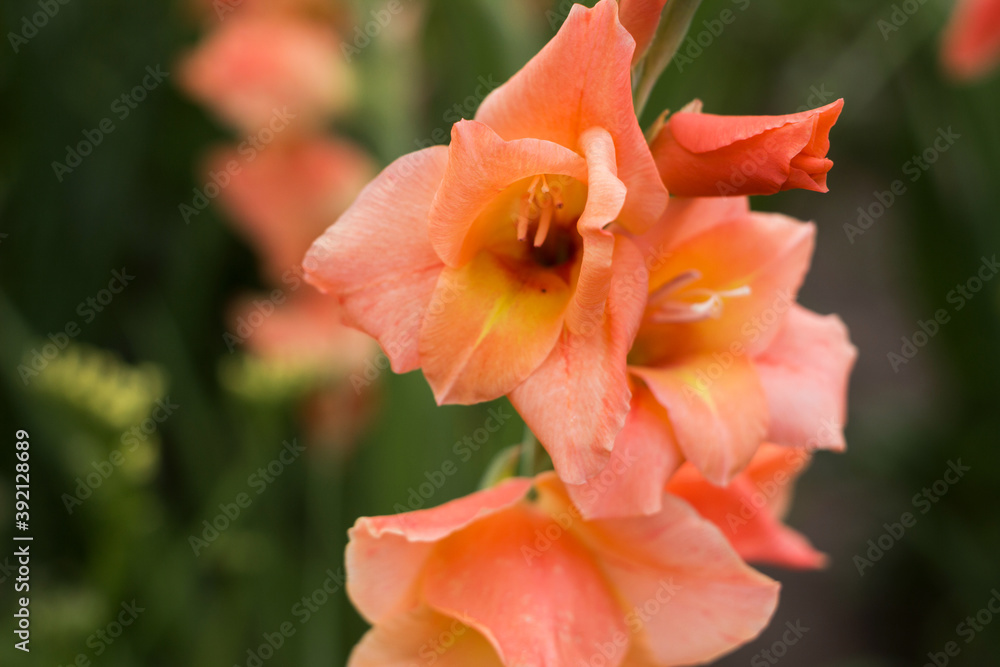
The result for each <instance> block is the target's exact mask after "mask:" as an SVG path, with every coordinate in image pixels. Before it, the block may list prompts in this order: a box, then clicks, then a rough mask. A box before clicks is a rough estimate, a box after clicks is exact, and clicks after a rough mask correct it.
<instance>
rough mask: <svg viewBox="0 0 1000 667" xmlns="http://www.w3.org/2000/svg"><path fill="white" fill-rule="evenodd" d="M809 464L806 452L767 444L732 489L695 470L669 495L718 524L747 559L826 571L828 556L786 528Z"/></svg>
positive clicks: (682, 473)
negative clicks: (787, 513)
mask: <svg viewBox="0 0 1000 667" xmlns="http://www.w3.org/2000/svg"><path fill="white" fill-rule="evenodd" d="M808 462H809V454H808V453H807V452H805V451H804V450H802V449H795V448H789V447H781V446H779V445H772V444H767V443H765V444H763V445H761V447H760V449H759V450H758V451H757V454H756V455H755V456H754V458H753V460H752V461H751V462H750V465H749V466H747V469H746V470H745V471H744V472H743V473H741V474H739V475H737V477H736V478H735V479H734V480H733V481H732V482H731V483H730V484H729V485H728V486H726V487H719V486H716V485H714V484H711V483H710V482H708V480H706V479H705V478H704V477H702V475H701V474H700V473H699V472H698V471H697V469H696V468H695V467H694V466H692V465H690V464H686V465H684V466H683V467H682V468H681V469H680V470H678V471H677V473H676V474H675V475H674V476H673V477H672V478H671V480H670V483H669V484H668V485H667V490H668V491H669V492H670V493H672V494H674V495H677V496H679V497H681V498H684V499H685V500H687V501H688V502H689V503H691V505H693V506H694V508H695V509H696V510H698V513H699V514H701V515H702V516H703V517H705V518H706V519H708V520H709V521H711V522H712V523H714V524H715V525H716V526H718V527H719V529H720V530H721V531H722V534H723V535H725V536H726V538H727V539H728V540H729V542H730V544H732V545H733V547H734V548H735V549H736V551H737V552H739V554H740V556H742V557H743V558H744V559H745V560H748V561H751V562H758V563H769V564H772V565H780V566H783V567H792V568H802V569H813V568H818V567H822V566H823V565H824V564H825V563H826V557H825V556H824V555H823V554H822V553H820V552H819V551H816V549H814V548H813V546H812V545H811V544H809V541H808V540H807V539H806V538H805V537H803V536H802V535H801V534H799V533H798V532H796V531H794V530H792V529H791V528H789V527H788V526H785V525H784V524H782V523H781V519H782V517H783V516H784V514H785V511H786V510H787V507H788V504H789V502H790V500H791V491H792V484H793V483H794V480H795V478H796V477H798V475H799V474H800V473H801V472H802V470H803V469H804V468H805V466H806V464H808Z"/></svg>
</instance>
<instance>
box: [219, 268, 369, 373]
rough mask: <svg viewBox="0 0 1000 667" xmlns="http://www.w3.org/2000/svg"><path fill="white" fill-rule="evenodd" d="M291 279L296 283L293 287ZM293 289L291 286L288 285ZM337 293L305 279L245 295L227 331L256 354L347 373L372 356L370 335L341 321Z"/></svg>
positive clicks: (232, 316)
mask: <svg viewBox="0 0 1000 667" xmlns="http://www.w3.org/2000/svg"><path fill="white" fill-rule="evenodd" d="M296 285H301V286H300V287H296ZM293 290H294V291H293ZM341 316H342V313H341V309H340V306H339V305H338V304H337V300H336V299H332V298H330V297H328V296H325V295H323V294H320V293H319V292H317V291H316V290H315V289H314V288H312V287H310V286H309V285H304V284H301V283H292V285H291V286H290V287H287V288H286V289H280V288H279V289H275V290H273V291H272V292H269V293H264V294H259V295H250V296H245V297H243V298H241V299H239V300H238V301H237V302H236V303H235V304H234V306H233V308H232V311H231V313H230V318H229V320H230V331H233V332H235V333H236V335H237V336H238V337H239V338H240V339H241V340H242V341H243V344H244V346H245V347H246V348H247V349H248V350H249V351H251V352H253V353H254V354H255V355H256V356H258V357H260V358H262V359H267V360H271V361H277V362H282V363H288V364H293V365H301V366H305V367H312V366H314V365H317V364H318V365H321V368H322V370H323V371H324V372H332V373H334V374H337V375H345V376H346V375H349V374H351V373H354V372H358V371H359V370H360V369H362V368H363V367H364V366H365V362H367V361H368V360H370V359H372V358H373V357H374V356H375V353H376V351H377V350H378V347H377V346H376V344H375V340H374V339H373V338H371V337H369V336H367V335H365V334H363V333H361V332H360V331H358V330H356V329H351V328H349V327H347V326H344V324H343V320H342V319H341Z"/></svg>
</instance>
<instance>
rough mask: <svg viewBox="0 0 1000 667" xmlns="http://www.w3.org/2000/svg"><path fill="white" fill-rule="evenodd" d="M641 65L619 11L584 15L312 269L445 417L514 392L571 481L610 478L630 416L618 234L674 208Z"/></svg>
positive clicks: (412, 158) (375, 197) (330, 238)
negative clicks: (642, 97) (645, 102)
mask: <svg viewBox="0 0 1000 667" xmlns="http://www.w3.org/2000/svg"><path fill="white" fill-rule="evenodd" d="M632 51H633V40H632V38H631V37H630V36H629V35H628V33H627V32H626V31H625V29H624V28H622V26H621V24H620V23H619V22H618V18H617V4H616V3H615V2H614V1H613V0H602V2H600V3H598V4H597V6H596V7H594V8H593V9H587V8H584V7H582V6H579V5H575V6H574V7H573V9H572V11H571V12H570V14H569V17H568V19H567V20H566V23H565V24H564V25H563V27H562V29H561V30H560V31H559V33H558V34H557V35H556V36H555V38H554V39H553V40H552V41H551V42H550V43H549V44H548V45H547V46H546V47H545V48H544V49H542V51H541V52H540V53H539V54H538V55H537V56H536V57H535V58H534V59H532V60H531V61H530V62H529V63H528V64H527V65H526V66H525V67H524V68H523V69H522V70H521V71H520V72H519V73H518V74H516V75H515V76H514V77H513V78H512V79H511V80H510V81H509V82H507V83H506V84H504V85H502V86H501V87H500V88H498V89H497V90H495V91H494V92H493V93H491V94H490V95H489V96H488V97H487V98H486V100H485V101H484V102H483V104H482V105H481V107H480V109H479V111H478V113H477V115H476V119H475V120H474V121H463V122H460V123H458V124H457V125H455V127H454V129H453V131H452V142H451V145H450V146H448V147H444V146H439V147H432V148H428V149H425V150H422V151H418V152H416V153H411V154H409V155H406V156H404V157H402V158H400V159H399V160H397V161H396V162H394V163H393V164H392V165H390V166H389V167H388V168H387V169H386V170H385V171H383V172H382V173H381V174H380V175H379V176H378V177H377V178H376V179H375V180H374V181H373V182H372V183H371V184H370V185H369V186H368V187H367V188H366V189H365V191H364V192H363V193H362V194H361V196H360V197H359V198H358V200H357V201H356V202H355V204H354V205H353V206H352V207H351V208H350V209H349V210H348V211H347V212H346V213H345V214H344V215H343V216H342V217H341V218H340V220H339V221H338V222H336V224H334V225H333V226H331V227H330V229H328V230H327V232H326V233H325V234H324V235H323V237H322V238H320V239H319V240H317V242H316V243H315V245H314V246H313V248H312V249H311V250H310V252H309V254H308V256H307V258H306V261H305V263H304V266H305V269H306V272H307V276H308V278H309V280H310V281H311V282H313V284H315V285H317V286H318V287H320V288H321V289H323V290H326V291H328V292H329V293H331V294H334V295H336V296H337V297H338V298H339V299H340V301H341V302H342V303H343V305H344V309H345V313H346V316H347V318H348V321H350V322H351V323H352V324H353V325H354V326H357V327H358V328H360V329H362V330H363V331H365V332H367V333H369V334H371V335H373V336H375V337H376V338H377V339H378V340H379V342H380V343H381V345H382V347H383V349H384V350H385V351H386V353H387V355H388V356H389V357H390V359H391V360H392V366H393V369H394V370H395V371H396V372H401V373H402V372H406V371H410V370H413V369H415V368H422V369H423V371H424V375H425V376H426V377H427V380H428V382H429V383H430V385H431V387H432V388H433V390H434V393H435V396H436V398H437V400H438V402H439V403H463V404H465V403H476V402H480V401H486V400H490V399H494V398H497V397H499V396H503V395H505V394H507V395H509V396H510V399H511V401H512V402H513V404H514V406H515V407H516V408H517V409H518V411H519V412H520V413H521V414H522V416H523V417H524V419H525V421H526V422H527V423H528V425H529V426H530V427H531V429H532V430H533V431H534V433H536V434H537V435H538V437H539V440H540V441H541V442H542V443H543V444H544V445H545V446H546V448H547V449H548V451H549V452H550V454H551V455H552V458H553V460H554V462H555V465H556V469H557V471H558V472H559V474H560V475H561V476H562V477H563V478H564V479H567V480H571V481H575V482H582V481H583V480H584V479H586V478H587V477H589V476H591V475H594V474H596V473H597V472H600V470H601V469H602V467H603V466H604V465H605V463H606V462H607V460H608V456H609V452H610V449H611V446H612V443H613V442H614V439H615V436H616V435H617V434H618V432H619V431H620V429H621V427H622V425H623V424H624V420H625V415H626V414H627V413H628V410H629V401H630V392H629V387H628V379H627V375H626V369H625V359H626V354H627V352H628V349H629V347H630V345H631V342H632V338H633V336H634V334H635V331H636V327H637V326H638V323H639V319H640V317H641V314H642V309H643V304H644V301H645V291H644V290H641V291H633V292H631V293H628V294H623V295H621V298H620V299H617V297H616V295H615V294H613V293H611V291H610V288H611V284H612V282H613V280H614V279H615V276H624V275H634V274H635V273H636V272H639V271H641V262H642V258H641V257H640V256H639V253H638V251H637V249H636V247H635V246H634V245H633V244H632V242H631V241H630V240H629V239H628V238H626V236H624V235H623V234H622V233H617V232H620V231H623V230H627V231H630V232H633V233H640V232H642V231H643V230H644V229H645V228H646V227H647V226H648V225H649V224H651V223H652V222H654V221H655V220H657V219H658V218H659V216H660V214H661V212H662V211H663V209H664V207H665V206H666V202H667V193H666V190H665V188H664V187H663V184H662V183H661V181H660V178H659V175H658V174H657V172H656V167H655V164H654V162H653V158H652V156H651V154H650V152H649V148H648V146H647V145H646V142H645V140H644V138H643V136H642V132H641V131H640V129H639V126H638V122H637V120H636V118H635V114H634V112H633V110H632V96H631V84H630V63H631V59H632ZM612 222H616V223H617V226H616V227H615V228H614V229H615V230H616V231H612V230H610V229H606V227H607V226H608V225H609V224H610V223H612Z"/></svg>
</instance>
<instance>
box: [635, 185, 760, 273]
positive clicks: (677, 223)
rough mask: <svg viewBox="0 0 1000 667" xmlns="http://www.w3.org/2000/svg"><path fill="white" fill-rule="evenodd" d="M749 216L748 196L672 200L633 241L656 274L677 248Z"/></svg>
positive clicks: (679, 198) (677, 198) (675, 198)
mask: <svg viewBox="0 0 1000 667" xmlns="http://www.w3.org/2000/svg"><path fill="white" fill-rule="evenodd" d="M748 216H750V198H749V197H695V198H692V199H686V198H684V197H673V198H672V199H671V200H670V205H669V206H668V207H667V209H666V210H665V211H664V212H663V216H662V217H661V218H660V220H659V221H658V222H657V223H656V224H655V225H653V226H652V227H650V228H649V229H648V230H646V231H645V232H643V233H642V234H640V235H638V236H635V237H634V240H635V243H636V245H637V246H639V248H640V249H641V250H642V251H643V254H644V255H646V258H647V259H646V264H647V266H649V267H650V270H651V271H654V272H655V271H658V270H659V269H660V266H661V264H662V263H663V261H664V260H665V259H666V258H667V257H668V256H669V255H671V254H672V253H673V250H674V248H676V247H679V246H681V245H682V244H683V243H685V242H686V241H688V240H690V239H692V238H694V237H696V236H698V235H700V234H703V233H705V232H707V231H709V230H710V229H712V228H713V227H716V226H718V225H720V224H722V223H724V222H728V221H731V220H742V219H744V218H746V217H748Z"/></svg>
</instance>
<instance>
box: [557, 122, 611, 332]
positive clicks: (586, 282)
mask: <svg viewBox="0 0 1000 667" xmlns="http://www.w3.org/2000/svg"><path fill="white" fill-rule="evenodd" d="M581 143H582V145H583V148H584V155H585V156H586V157H587V182H588V186H587V207H586V208H585V209H584V212H583V215H582V216H581V217H580V220H579V222H578V223H577V227H578V229H579V232H580V235H581V236H582V237H583V262H582V263H581V265H580V275H579V278H578V279H577V284H576V292H575V293H574V294H573V302H572V304H571V305H570V308H569V312H568V313H567V314H566V324H567V326H568V327H569V329H570V331H572V332H573V333H576V334H579V333H584V334H586V332H587V331H588V330H593V329H594V328H595V327H596V326H597V325H598V324H599V323H600V322H601V320H602V319H603V318H604V309H605V306H606V303H607V300H608V293H609V291H610V290H611V276H612V271H613V269H612V266H611V264H612V259H613V256H614V250H615V240H614V235H613V234H612V233H611V232H609V231H606V230H605V229H604V227H605V226H607V225H609V224H610V223H611V222H613V221H614V219H615V217H616V216H617V215H618V213H619V212H620V211H621V209H622V204H623V202H624V200H625V186H624V185H623V184H622V182H621V181H619V180H618V178H617V176H616V175H615V172H616V171H617V168H616V165H615V145H614V142H613V141H612V139H611V135H610V134H608V133H607V131H605V130H603V129H601V128H592V129H590V130H587V131H586V132H585V133H584V135H583V137H582V139H581Z"/></svg>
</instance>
